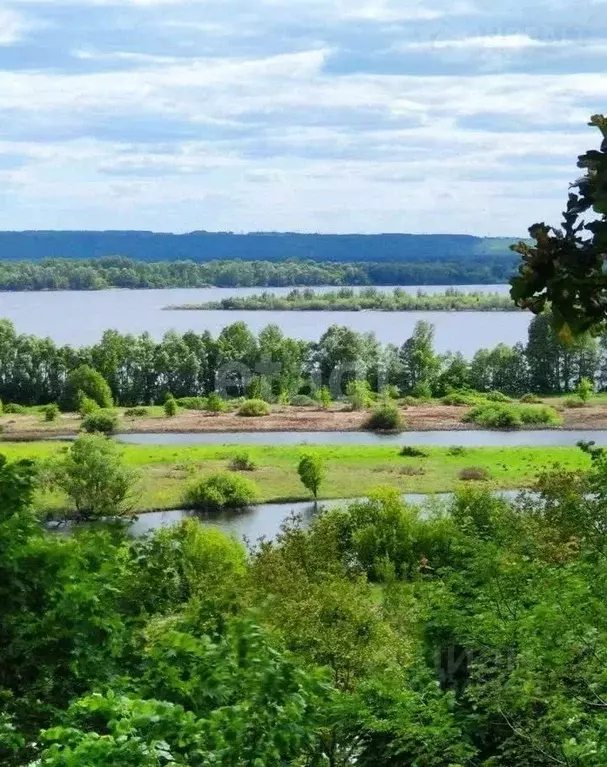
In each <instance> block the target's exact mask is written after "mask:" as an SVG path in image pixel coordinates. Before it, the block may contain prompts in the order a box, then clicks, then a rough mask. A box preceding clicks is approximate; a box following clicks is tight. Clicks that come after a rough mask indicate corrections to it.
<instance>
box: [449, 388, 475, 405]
mask: <svg viewBox="0 0 607 767" xmlns="http://www.w3.org/2000/svg"><path fill="white" fill-rule="evenodd" d="M441 402H442V403H443V405H450V406H451V407H472V406H474V405H478V403H479V396H478V394H472V393H470V392H462V391H453V392H451V393H450V394H447V395H445V396H444V397H443V398H442V399H441Z"/></svg>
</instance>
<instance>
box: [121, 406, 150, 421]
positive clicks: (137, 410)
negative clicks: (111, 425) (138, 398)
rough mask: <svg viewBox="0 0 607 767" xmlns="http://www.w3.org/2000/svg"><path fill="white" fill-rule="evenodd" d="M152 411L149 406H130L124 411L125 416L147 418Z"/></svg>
mask: <svg viewBox="0 0 607 767" xmlns="http://www.w3.org/2000/svg"><path fill="white" fill-rule="evenodd" d="M149 413H150V411H149V410H148V409H147V407H130V408H129V409H128V410H125V411H124V417H125V418H145V417H146V416H147V415H149Z"/></svg>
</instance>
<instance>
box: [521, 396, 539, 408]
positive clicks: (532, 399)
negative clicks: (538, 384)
mask: <svg viewBox="0 0 607 767" xmlns="http://www.w3.org/2000/svg"><path fill="white" fill-rule="evenodd" d="M520 401H521V402H522V403H523V404H525V405H541V404H542V400H541V398H540V397H538V396H537V394H524V395H523V396H522V397H521V400H520Z"/></svg>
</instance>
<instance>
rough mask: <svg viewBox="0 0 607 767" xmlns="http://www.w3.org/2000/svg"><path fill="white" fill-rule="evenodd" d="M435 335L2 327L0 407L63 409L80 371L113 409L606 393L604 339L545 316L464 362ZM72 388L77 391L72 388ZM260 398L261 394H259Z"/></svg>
mask: <svg viewBox="0 0 607 767" xmlns="http://www.w3.org/2000/svg"><path fill="white" fill-rule="evenodd" d="M433 344H434V328H433V326H432V325H431V324H429V323H427V322H421V323H418V325H417V326H416V328H415V331H414V333H413V336H412V337H411V338H408V339H403V344H402V345H401V346H400V347H398V346H395V345H387V346H382V345H381V344H380V343H379V341H378V340H377V339H376V338H375V336H373V335H372V334H360V333H356V332H355V331H353V330H351V329H350V328H347V327H341V326H338V325H334V326H332V327H330V328H329V329H328V330H327V331H326V332H325V333H324V334H323V336H322V337H321V338H320V339H319V340H318V341H317V342H315V343H309V342H305V341H299V340H295V339H291V338H287V337H285V336H284V335H283V333H282V331H281V330H280V328H278V327H277V326H276V325H269V326H268V327H267V328H265V329H264V330H263V331H261V333H260V334H259V335H258V336H255V335H254V334H253V333H252V332H251V331H250V330H249V329H248V328H247V326H246V325H245V324H244V323H242V322H236V323H234V324H233V325H230V326H228V327H226V328H225V329H224V330H222V331H221V333H220V334H219V335H218V336H217V337H213V336H211V334H210V333H208V332H205V333H202V334H197V333H194V332H187V333H184V334H182V335H181V334H178V333H175V332H170V333H167V334H166V335H165V336H164V338H163V340H162V341H156V340H154V339H153V338H152V337H151V336H150V335H148V334H147V333H144V334H142V335H140V336H131V335H122V334H120V333H118V332H116V331H113V330H108V331H107V332H106V333H105V334H104V335H103V338H102V339H101V340H100V341H99V343H97V344H94V345H93V346H90V347H81V348H73V347H70V346H57V345H56V344H55V343H54V342H53V341H52V340H50V339H40V338H35V337H32V336H28V335H23V334H18V333H16V331H15V328H14V327H13V326H12V324H11V323H10V322H8V321H6V320H2V321H0V398H1V399H2V400H3V401H4V402H14V403H20V404H24V405H27V404H32V405H33V404H45V403H50V402H59V403H63V402H65V401H66V399H67V400H70V399H73V396H72V395H73V394H74V392H71V393H70V386H72V383H71V379H70V371H73V370H75V369H76V368H79V367H81V366H83V365H88V366H91V367H92V368H94V369H95V370H97V371H98V372H99V373H100V374H101V375H102V376H103V378H104V379H105V380H106V381H107V382H108V384H109V387H110V393H111V397H112V398H113V400H114V402H115V403H116V404H118V405H125V406H134V405H139V404H149V403H154V402H158V403H162V402H164V399H165V396H166V395H167V393H169V392H170V393H172V394H173V395H174V396H176V397H188V396H196V395H204V394H207V393H208V392H210V391H214V390H215V389H216V388H217V389H220V390H223V391H226V392H228V393H230V394H235V395H242V394H245V393H246V391H247V389H249V388H250V387H251V386H254V387H255V390H256V391H257V392H258V394H259V393H260V391H259V390H260V383H263V384H264V385H263V387H261V388H262V389H263V392H265V395H264V396H267V398H269V399H270V398H272V397H278V396H280V394H281V393H283V394H288V395H289V396H293V395H294V394H296V393H298V392H304V393H306V392H309V391H311V390H312V391H313V390H315V389H317V388H318V387H320V386H328V387H330V388H331V389H332V390H333V391H334V396H339V395H340V394H341V393H343V391H344V390H345V388H346V385H347V383H348V382H349V381H350V380H351V379H353V378H358V379H365V378H366V379H367V380H368V382H369V384H370V386H371V388H372V389H373V390H375V391H377V390H380V389H383V388H384V387H386V386H389V385H394V386H397V387H398V388H399V390H400V392H401V393H402V394H404V395H406V394H415V393H420V392H422V393H424V394H423V396H431V395H432V394H435V395H439V396H441V395H444V394H445V393H447V392H448V391H451V390H453V389H462V388H467V387H470V388H473V389H475V390H477V391H480V392H487V391H493V390H499V391H502V392H504V393H506V394H510V395H513V396H521V395H523V394H525V393H528V392H535V393H541V394H559V393H563V392H569V391H572V390H574V389H575V388H576V386H577V385H578V383H579V382H580V381H581V380H582V379H583V378H588V379H590V380H591V381H593V382H594V384H595V388H596V389H597V390H605V389H607V337H605V336H604V337H602V338H600V339H598V340H597V339H595V338H593V337H590V336H582V337H580V338H579V339H577V340H576V341H575V342H574V343H572V344H565V343H563V342H562V341H560V340H559V337H558V336H557V335H556V333H555V331H554V330H553V326H552V324H551V321H550V317H549V316H547V315H542V316H539V317H536V318H535V319H534V320H533V321H532V323H531V326H530V329H529V339H528V342H527V344H526V345H523V344H518V345H516V346H514V347H510V346H506V345H504V344H500V345H499V346H497V347H496V348H494V349H480V350H479V351H478V352H477V353H476V355H475V356H474V358H473V359H472V360H470V361H467V360H465V359H464V358H463V357H462V356H461V355H460V354H455V355H442V356H441V355H438V354H437V353H436V351H435V350H434V345H433ZM72 388H73V386H72ZM263 392H261V393H263Z"/></svg>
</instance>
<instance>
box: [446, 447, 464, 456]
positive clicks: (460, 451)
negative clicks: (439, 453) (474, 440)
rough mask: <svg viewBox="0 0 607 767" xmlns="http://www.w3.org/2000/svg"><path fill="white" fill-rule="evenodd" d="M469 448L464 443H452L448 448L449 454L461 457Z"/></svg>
mask: <svg viewBox="0 0 607 767" xmlns="http://www.w3.org/2000/svg"><path fill="white" fill-rule="evenodd" d="M467 452H468V451H467V449H466V448H465V447H464V446H463V445H452V446H451V447H450V448H449V449H448V450H447V455H448V456H451V457H452V458H460V457H461V456H462V455H466V453H467Z"/></svg>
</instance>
